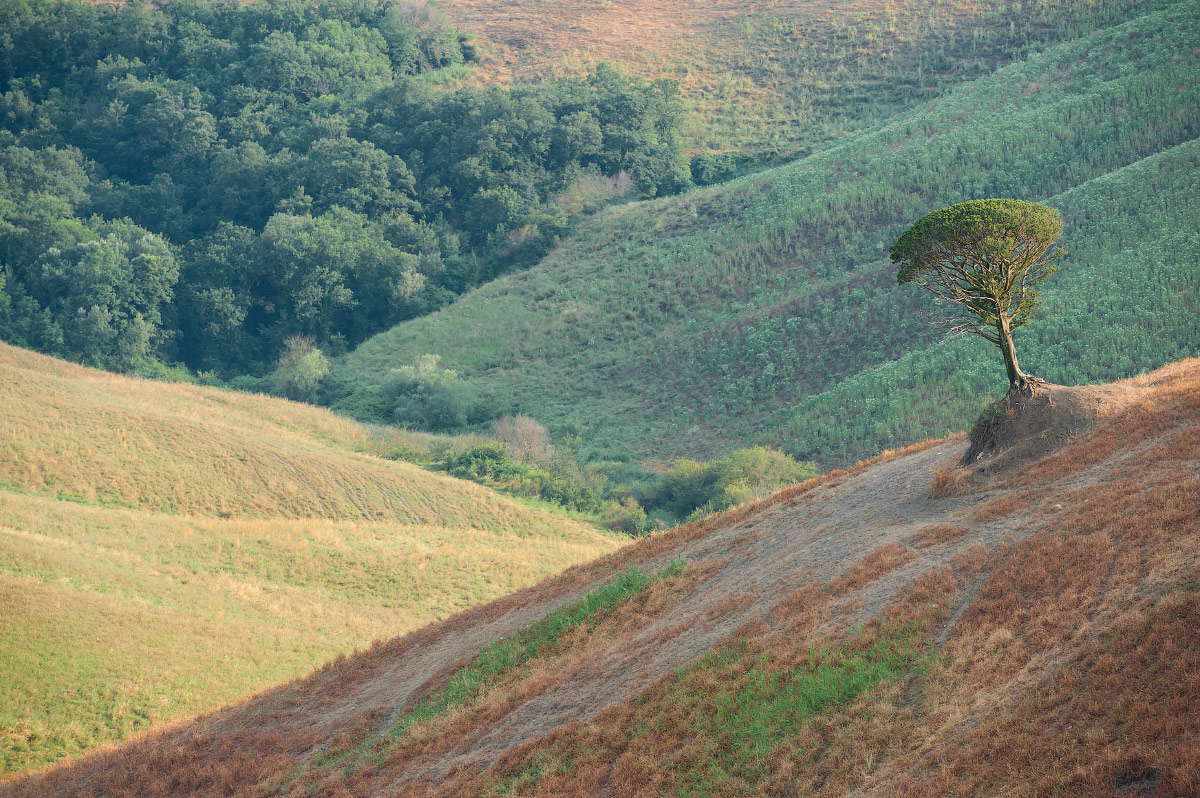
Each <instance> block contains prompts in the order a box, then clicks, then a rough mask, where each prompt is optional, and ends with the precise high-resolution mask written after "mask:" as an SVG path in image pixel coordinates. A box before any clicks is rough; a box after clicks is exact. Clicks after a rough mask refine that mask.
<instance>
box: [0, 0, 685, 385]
mask: <svg viewBox="0 0 1200 798" xmlns="http://www.w3.org/2000/svg"><path fill="white" fill-rule="evenodd" d="M0 31H2V34H0V128H2V129H0V289H2V290H0V338H3V339H4V340H6V341H9V342H12V343H16V344H18V345H21V346H29V347H32V348H35V349H38V350H40V351H43V352H47V353H51V354H55V355H61V356H65V357H69V358H71V359H74V360H77V361H79V362H82V363H85V364H89V365H97V366H102V367H105V368H109V369H113V370H120V371H136V372H140V373H144V374H151V375H153V374H162V373H168V372H169V371H170V369H171V367H175V372H176V373H179V374H182V373H185V372H184V371H183V370H180V369H179V368H178V367H179V366H182V367H184V369H185V370H186V371H191V372H199V373H201V374H202V375H208V376H209V378H211V379H224V380H227V379H229V378H233V377H237V376H238V375H258V376H262V375H265V374H268V373H269V372H271V371H272V370H274V369H276V367H277V364H278V363H279V362H280V360H281V358H282V361H283V365H284V372H286V373H284V374H282V375H281V376H280V375H277V379H276V380H275V381H274V383H272V384H273V385H274V386H275V387H276V388H278V389H279V390H280V392H282V393H286V394H289V395H292V396H293V397H295V398H313V395H312V393H313V389H314V386H315V385H316V384H317V383H318V381H319V376H320V375H321V374H322V373H323V369H324V368H325V366H324V358H325V356H326V355H337V354H339V353H340V352H344V351H346V350H348V349H349V348H351V347H353V346H354V345H355V344H357V343H359V342H360V341H362V340H364V339H365V338H367V337H368V336H370V335H371V334H373V333H376V332H379V331H381V330H384V329H387V328H388V327H390V326H392V325H394V324H396V323H397V322H400V321H402V320H404V319H409V318H412V317H415V316H419V315H422V314H425V313H428V312H430V311H431V310H434V309H436V308H438V307H441V306H443V305H445V304H447V303H449V302H450V301H452V300H453V299H454V298H455V297H456V296H458V295H459V294H461V293H463V292H464V291H466V290H468V289H470V288H472V287H474V286H476V285H479V284H480V283H482V282H484V281H487V280H489V279H492V278H493V277H495V276H496V275H498V274H501V273H504V272H506V271H511V270H513V269H517V268H520V267H523V266H527V265H530V264H532V263H534V262H535V261H536V260H537V259H538V258H539V257H540V256H541V255H542V254H544V253H545V251H546V250H547V249H548V248H549V247H550V246H551V245H552V244H553V242H554V241H555V240H556V239H557V237H559V236H560V235H562V234H563V233H564V232H565V231H566V230H567V229H568V227H569V226H570V225H571V224H572V219H573V217H575V216H577V215H579V214H581V213H583V212H586V211H589V210H591V209H594V208H596V207H598V206H600V205H603V204H605V203H607V202H611V201H613V200H614V199H617V198H620V197H624V196H627V195H628V196H630V197H636V196H642V197H649V196H656V195H660V194H669V193H673V192H676V191H678V190H680V189H681V188H683V187H685V186H687V185H689V184H690V181H689V165H688V160H687V158H686V156H685V155H684V154H683V153H682V150H681V149H680V145H679V142H678V139H677V136H676V130H677V128H678V125H679V118H680V106H679V101H678V97H677V86H676V85H675V84H674V83H673V82H672V81H669V80H658V81H654V82H645V81H641V80H639V79H636V78H631V77H628V76H626V75H624V74H622V73H620V72H619V71H617V70H616V69H613V68H609V67H603V66H602V67H600V68H598V69H596V70H595V71H594V72H593V73H592V74H590V75H589V76H587V77H583V78H579V79H572V80H561V81H558V82H554V83H545V84H539V85H536V86H527V87H514V88H511V89H503V88H477V87H455V85H456V84H454V82H455V81H458V82H461V80H460V78H461V76H462V75H463V74H464V72H465V71H467V70H468V66H467V65H469V64H470V62H471V61H472V60H473V59H474V58H475V57H476V44H475V42H473V40H472V39H471V37H470V36H467V35H465V34H463V33H461V32H459V31H458V30H456V29H455V28H454V27H453V26H452V25H451V24H450V23H449V21H448V20H447V19H446V17H445V16H444V15H443V14H442V13H441V12H440V11H439V10H438V9H437V8H436V6H433V5H428V4H426V3H422V2H395V1H394V0H389V1H388V2H384V3H376V2H374V1H373V0H322V1H321V2H317V3H311V2H299V0H268V1H266V2H256V3H250V4H238V3H207V2H194V1H192V0H167V2H163V3H155V4H153V5H151V4H148V3H143V2H131V3H126V4H124V5H122V6H116V5H107V4H92V3H86V2H59V0H13V2H6V3H4V4H3V7H0ZM448 84H454V85H448Z"/></svg>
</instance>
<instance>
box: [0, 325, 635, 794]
mask: <svg viewBox="0 0 1200 798" xmlns="http://www.w3.org/2000/svg"><path fill="white" fill-rule="evenodd" d="M0 404H2V405H3V407H4V408H5V410H4V413H3V414H0V486H2V487H0V618H3V621H4V622H3V624H0V673H2V674H4V678H2V679H0V779H2V778H5V777H12V776H14V775H16V774H17V773H20V772H23V771H27V770H28V769H30V768H35V767H37V766H39V765H44V764H47V763H50V762H53V761H55V760H57V759H60V758H62V757H63V756H67V755H71V754H76V753H79V752H81V751H84V750H87V749H88V748H92V747H95V746H97V745H101V744H104V743H110V742H115V741H117V740H120V739H122V738H123V737H126V736H128V735H129V734H131V733H135V732H137V731H141V730H144V729H146V728H149V727H150V726H152V725H155V724H160V723H163V722H166V721H169V720H172V719H175V718H180V717H185V716H190V715H194V714H196V713H198V712H203V711H206V710H210V709H214V708H216V707H218V706H221V705H223V704H226V703H229V702H232V701H235V700H238V699H241V698H243V697H245V696H246V695H248V694H250V693H253V692H256V691H258V690H262V689H265V688H266V687H269V686H272V685H275V684H278V683H279V682H281V681H285V680H287V679H290V678H294V677H297V676H301V675H303V674H305V673H307V672H309V671H310V670H312V669H313V668H314V667H315V666H317V665H319V664H320V663H322V662H324V661H326V660H328V659H330V658H332V657H334V656H336V655H338V654H342V653H349V652H350V651H352V650H354V649H356V648H361V647H363V646H366V645H367V644H369V643H371V642H372V641H374V640H377V639H386V638H391V637H393V636H395V635H398V634H402V633H404V632H406V631H409V630H412V629H414V628H416V627H419V626H421V625H424V624H426V623H429V622H431V621H434V620H437V619H441V618H445V617H447V616H449V615H451V614H453V613H455V612H457V611H459V610H462V609H464V608H466V607H469V606H472V605H475V604H479V603H483V602H487V601H490V600H492V599H495V598H497V597H499V596H502V595H505V594H508V593H511V592H512V591H514V590H516V589H518V588H520V587H524V586H526V585H530V584H533V583H535V582H537V581H539V580H540V579H542V578H543V577H545V576H547V575H549V574H552V573H555V572H557V571H559V570H562V569H563V568H565V567H567V566H569V565H572V564H574V563H578V562H582V561H585V560H588V559H592V558H594V557H596V556H599V555H601V554H604V553H607V552H609V551H612V550H613V549H615V548H617V547H618V546H619V545H620V539H619V538H618V537H617V536H614V535H609V534H607V533H602V532H598V531H596V530H595V529H593V528H591V527H589V526H587V525H584V524H582V523H579V522H577V521H573V520H570V519H568V518H565V517H561V516H557V515H554V514H552V513H549V512H546V511H543V510H538V509H532V508H529V507H526V506H523V505H520V504H517V503H515V502H513V501H510V500H508V499H506V498H504V497H501V496H499V495H497V494H495V493H493V492H491V491H489V490H487V489H486V488H483V487H480V486H478V485H475V484H472V483H467V482H462V481H459V480H454V479H450V478H448V477H444V476H441V475H437V474H431V473H429V472H427V471H423V470H421V469H419V468H417V467H415V466H412V465H409V464H407V463H399V462H390V461H386V460H382V459H380V458H378V457H375V456H372V455H370V454H365V453H362V452H361V451H359V450H361V449H367V448H370V441H371V439H372V432H371V430H368V429H367V428H364V427H361V426H359V425H357V424H354V423H353V422H348V421H346V420H344V419H340V418H337V417H336V416H333V415H332V414H330V413H328V412H326V411H322V410H318V409H316V408H312V407H308V406H305V405H300V404H295V403H291V402H285V401H282V400H277V399H270V398H267V397H261V396H250V395H243V394H231V393H226V392H222V391H218V390H214V389H208V388H197V387H194V386H183V385H168V384H162V383H153V382H148V381H144V380H136V379H129V378H125V377H118V376H114V375H111V374H106V373H103V372H98V371H93V370H90V369H84V368H80V367H78V366H73V365H70V364H66V363H64V362H62V361H58V360H54V359H52V358H48V357H44V356H41V355H35V354H33V353H30V352H26V351H24V350H19V349H14V348H11V347H7V346H0Z"/></svg>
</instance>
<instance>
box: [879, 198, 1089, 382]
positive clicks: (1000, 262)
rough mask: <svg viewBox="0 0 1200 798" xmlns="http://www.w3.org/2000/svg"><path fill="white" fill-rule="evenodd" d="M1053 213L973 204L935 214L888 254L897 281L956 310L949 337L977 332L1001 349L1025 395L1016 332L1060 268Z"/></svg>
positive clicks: (1013, 204) (1009, 204) (1030, 206)
mask: <svg viewBox="0 0 1200 798" xmlns="http://www.w3.org/2000/svg"><path fill="white" fill-rule="evenodd" d="M1060 235H1062V217H1061V216H1060V215H1059V213H1058V211H1056V210H1055V209H1054V208H1049V207H1046V206H1045V205H1038V204H1036V203H1032V202H1023V201H1020V200H1008V199H985V200H972V201H971V202H961V203H959V204H957V205H951V206H949V207H946V208H942V209H941V210H938V211H934V212H933V213H930V214H928V215H926V216H924V217H922V218H921V219H919V220H917V222H916V223H915V224H913V226H912V227H910V228H908V230H906V231H905V233H904V234H903V235H902V236H900V238H899V239H897V241H896V243H895V244H893V245H892V247H891V250H890V251H889V254H890V255H891V259H892V262H893V263H896V264H898V265H899V267H900V270H899V273H898V274H897V275H896V279H897V281H898V282H900V283H902V284H903V283H916V284H917V285H919V286H921V287H922V288H924V289H925V290H926V291H929V292H930V293H931V294H933V295H934V296H935V297H937V299H939V300H941V301H943V302H949V303H953V304H955V305H957V306H958V308H959V311H958V313H956V314H955V315H954V316H953V317H952V318H951V319H949V320H947V321H944V322H942V323H941V324H942V326H943V327H944V328H945V329H946V330H947V332H948V333H951V334H955V333H964V332H969V333H974V334H975V335H978V336H981V337H982V338H984V339H986V340H988V341H990V342H992V343H993V344H995V345H996V346H998V347H999V348H1000V353H1001V355H1002V356H1003V357H1004V367H1005V369H1006V370H1007V371H1008V381H1009V385H1010V387H1012V388H1017V389H1019V390H1022V391H1027V390H1029V381H1030V378H1029V377H1028V376H1027V375H1026V374H1025V373H1024V372H1023V371H1021V367H1020V366H1019V365H1018V364H1017V351H1016V348H1015V347H1014V346H1013V338H1012V334H1013V331H1014V330H1016V329H1017V328H1019V327H1021V326H1022V325H1024V324H1025V323H1026V322H1028V321H1029V318H1030V316H1031V315H1032V314H1033V311H1034V309H1035V308H1037V306H1038V305H1039V304H1041V299H1040V292H1039V291H1038V290H1037V286H1038V285H1039V284H1040V283H1041V282H1042V280H1045V279H1046V278H1047V277H1049V276H1050V275H1051V274H1053V273H1054V272H1056V271H1057V270H1058V267H1057V266H1056V265H1055V262H1056V261H1057V260H1058V259H1059V258H1060V257H1061V256H1062V255H1063V254H1065V253H1064V250H1062V249H1057V250H1055V251H1053V252H1050V251H1049V250H1050V246H1051V245H1052V244H1053V243H1054V242H1055V241H1056V240H1058V237H1059V236H1060Z"/></svg>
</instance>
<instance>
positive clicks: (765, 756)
mask: <svg viewBox="0 0 1200 798" xmlns="http://www.w3.org/2000/svg"><path fill="white" fill-rule="evenodd" d="M924 630H925V625H924V624H923V623H922V622H920V621H915V620H905V619H903V618H901V619H898V620H896V621H892V622H889V623H887V624H884V625H883V626H881V627H879V628H878V629H875V630H873V631H869V632H867V631H860V632H858V633H852V634H851V636H850V637H849V639H848V640H846V641H845V642H844V643H841V644H838V645H835V646H830V647H822V648H813V649H811V650H810V651H809V652H808V653H807V655H805V656H804V657H802V658H801V659H800V661H798V662H793V663H783V662H779V661H777V660H776V658H774V657H772V656H769V655H767V654H764V653H762V652H761V651H759V650H758V649H756V648H754V647H752V646H750V645H747V643H746V642H745V641H744V640H742V639H740V638H735V639H734V640H732V641H730V642H729V643H727V644H725V645H723V646H721V647H719V648H717V649H714V650H712V651H710V652H708V653H707V654H705V655H704V656H702V657H700V658H699V659H698V660H696V661H695V662H693V663H691V664H689V665H686V666H684V667H681V668H680V669H679V670H678V671H677V672H676V673H675V674H674V675H673V676H672V677H670V681H669V683H668V684H667V685H666V686H665V687H664V688H663V689H662V690H661V691H658V690H654V691H651V692H650V693H649V694H647V695H645V696H641V697H638V698H635V699H634V701H635V704H636V705H637V706H638V707H639V708H640V711H639V713H638V715H637V717H636V719H635V720H633V721H631V722H633V723H634V724H635V725H634V726H633V727H632V728H627V729H626V728H623V729H622V732H620V733H614V732H613V731H612V730H608V729H606V730H605V732H601V734H600V735H597V736H589V735H582V736H580V737H573V736H571V735H567V736H565V737H563V738H562V739H559V740H554V739H552V740H551V741H549V742H547V743H544V744H542V745H539V746H535V747H534V748H533V749H532V750H531V751H529V752H528V753H527V754H526V755H525V756H524V757H523V758H522V761H520V762H518V763H517V764H516V765H515V766H513V767H512V768H511V769H510V770H509V771H508V772H507V773H503V774H500V775H499V776H498V777H497V779H496V780H495V781H494V782H493V783H492V784H491V785H490V787H489V789H488V791H487V792H486V793H485V794H488V795H521V794H526V793H527V792H528V791H531V790H532V789H533V788H535V787H536V786H537V784H538V783H539V782H540V781H541V779H543V778H544V777H546V776H548V775H552V774H556V773H565V772H568V771H569V770H570V768H571V765H572V762H573V761H574V760H575V759H576V758H580V759H584V758H587V757H588V756H596V755H602V754H598V753H597V751H595V750H587V751H585V750H584V749H579V750H576V748H575V747H576V746H580V745H581V746H584V748H586V747H587V746H588V745H589V743H587V742H582V740H584V739H589V740H595V739H596V738H597V737H599V738H600V739H606V740H608V741H609V742H610V743H613V744H615V745H618V746H620V745H622V742H621V741H622V740H624V741H625V744H627V745H630V746H631V747H632V746H633V745H637V746H638V750H639V751H641V756H642V757H647V758H651V759H655V758H657V756H658V755H660V754H661V755H662V756H664V757H666V759H663V760H661V761H660V764H659V765H658V766H657V768H656V770H658V771H659V772H660V773H662V774H663V781H662V783H660V784H658V785H657V786H658V788H659V789H660V790H664V789H667V788H669V792H670V793H671V794H676V795H681V796H695V797H698V796H737V795H744V794H748V793H750V792H753V791H754V788H755V785H756V784H758V782H759V781H760V780H761V779H763V778H764V777H766V776H767V775H769V774H770V773H771V770H770V768H771V764H772V761H773V759H774V758H776V754H777V752H780V751H784V750H787V751H789V752H791V751H793V749H794V743H793V740H794V739H795V737H796V734H797V732H798V731H800V730H801V729H802V728H803V727H804V726H806V725H807V724H808V723H809V722H810V721H811V720H813V719H814V718H815V717H818V716H820V715H822V714H823V713H829V712H834V711H836V710H837V709H838V708H839V707H842V706H844V705H846V704H848V703H849V702H851V701H853V700H854V699H855V698H857V697H859V696H861V695H863V694H864V693H867V692H869V691H871V690H873V689H875V688H876V687H877V686H879V685H880V684H882V683H884V682H886V681H888V680H893V679H898V678H907V677H909V676H911V675H913V674H915V673H918V672H919V671H920V669H921V667H922V666H923V663H924V662H925V660H926V659H927V655H926V647H925V644H924ZM599 723H600V724H603V721H599ZM625 733H628V734H629V735H631V737H632V739H630V738H629V737H625ZM820 753H821V752H820V751H807V752H800V753H799V755H801V756H803V755H808V756H812V757H817V756H820ZM611 754H612V752H610V755H611ZM793 755H794V754H793ZM664 794H665V793H664Z"/></svg>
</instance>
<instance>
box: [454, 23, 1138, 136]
mask: <svg viewBox="0 0 1200 798" xmlns="http://www.w3.org/2000/svg"><path fill="white" fill-rule="evenodd" d="M1150 5H1151V4H1147V3H1141V2H1136V0H1105V1H1104V2H1088V3H1081V2H1072V1H1071V0H1054V1H1053V2H1039V3H1032V4H1029V3H1026V4H1021V5H1020V6H1017V5H1015V4H1012V3H1002V2H995V1H994V0H972V1H971V2H964V1H961V0H960V1H956V2H950V3H934V4H931V3H926V2H917V1H916V0H896V1H895V2H878V1H877V0H856V2H843V3H826V2H816V1H815V0H779V1H778V2H772V3H741V2H729V1H728V0H726V1H725V2H713V3H686V2H679V0H658V1H657V2H653V3H646V2H638V0H611V1H610V2H604V3H595V2H585V1H584V0H568V1H567V2H557V3H545V2H540V1H539V0H512V2H506V3H494V2H486V1H484V0H446V2H443V3H441V7H442V8H443V9H444V10H445V12H446V13H447V14H448V15H449V16H450V17H451V19H453V21H454V22H455V24H456V25H458V26H459V27H461V28H463V29H464V30H467V31H470V32H472V33H475V34H477V36H478V37H479V39H480V40H481V47H482V49H483V52H484V54H485V58H484V61H483V64H482V65H481V66H480V67H479V68H478V69H477V70H476V71H475V73H474V74H473V75H472V77H471V79H472V80H474V81H482V82H485V83H495V82H504V83H507V82H520V81H540V80H544V79H545V78H546V76H547V75H577V74H584V73H586V72H587V70H588V69H590V68H592V67H594V66H595V65H596V64H597V63H599V62H602V61H608V62H612V63H616V64H620V65H622V66H623V67H625V68H626V69H629V70H630V71H632V72H634V73H636V74H638V75H642V76H645V77H651V78H660V77H663V78H670V79H674V80H677V81H679V83H680V89H681V92H682V96H683V99H684V103H685V106H686V107H687V109H688V112H689V121H688V123H687V125H686V127H685V129H684V131H683V137H684V140H685V144H686V146H688V147H690V148H692V149H698V150H702V149H714V150H725V149H730V148H736V149H742V150H752V151H753V150H761V149H774V150H779V151H782V152H786V153H795V152H805V151H808V150H811V149H813V148H815V147H817V146H819V145H821V144H823V143H826V142H830V141H834V140H836V139H838V138H840V137H843V136H846V135H849V134H852V133H855V132H858V131H860V130H863V129H865V128H866V127H868V126H870V125H872V124H877V123H879V122H882V121H885V120H887V119H889V118H890V117H891V116H893V115H895V114H896V113H897V112H898V111H900V110H903V109H906V108H911V107H914V106H916V105H919V104H921V103H923V102H927V101H929V100H930V99H932V98H934V97H936V96H938V95H939V94H940V93H942V92H943V91H945V90H946V89H948V88H950V87H952V86H955V85H958V84H960V83H963V82H965V81H968V80H971V79H972V78H974V77H978V76H980V75H982V74H986V73H987V72H989V71H991V70H992V69H994V68H995V67H996V66H997V65H999V64H1004V63H1008V62H1011V61H1013V60H1017V59H1019V58H1021V57H1022V56H1024V55H1026V54H1028V53H1030V52H1032V51H1036V50H1038V49H1040V48H1042V47H1044V46H1046V45H1047V44H1050V43H1052V42H1056V41H1061V40H1064V39H1071V38H1075V37H1077V36H1079V35H1080V34H1081V33H1085V32H1090V31H1091V30H1093V29H1095V28H1097V27H1103V26H1104V25H1110V24H1113V23H1114V22H1118V21H1123V20H1125V19H1127V18H1128V17H1129V16H1130V14H1131V13H1134V12H1135V10H1137V9H1139V8H1143V7H1148V6H1150Z"/></svg>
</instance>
